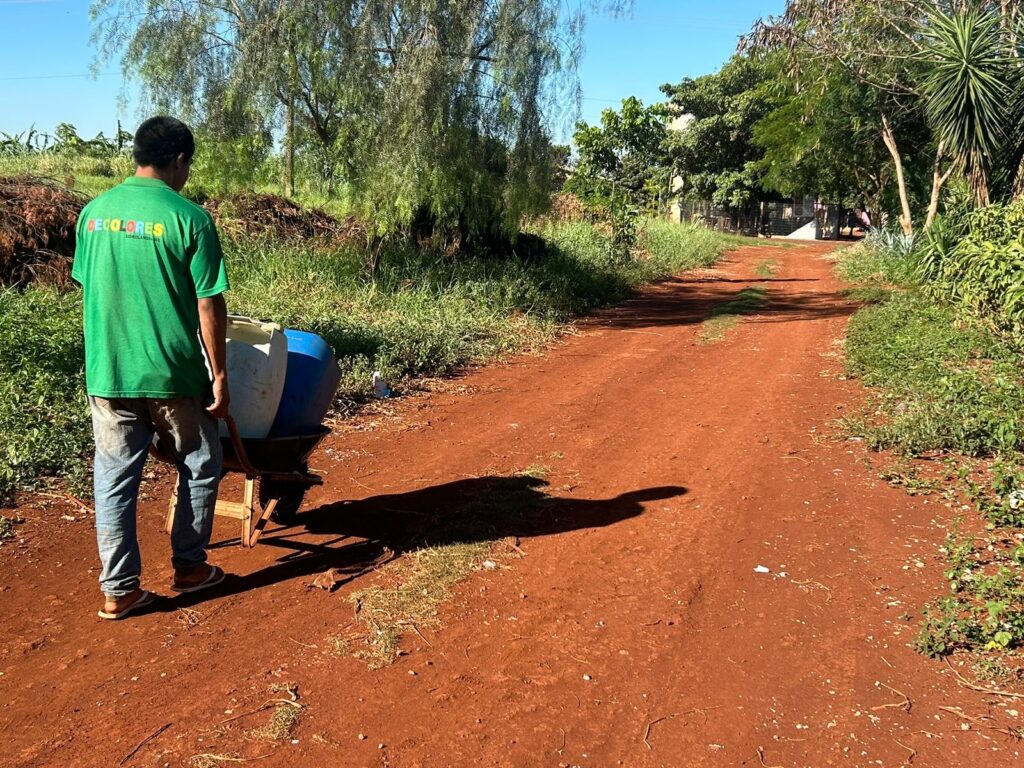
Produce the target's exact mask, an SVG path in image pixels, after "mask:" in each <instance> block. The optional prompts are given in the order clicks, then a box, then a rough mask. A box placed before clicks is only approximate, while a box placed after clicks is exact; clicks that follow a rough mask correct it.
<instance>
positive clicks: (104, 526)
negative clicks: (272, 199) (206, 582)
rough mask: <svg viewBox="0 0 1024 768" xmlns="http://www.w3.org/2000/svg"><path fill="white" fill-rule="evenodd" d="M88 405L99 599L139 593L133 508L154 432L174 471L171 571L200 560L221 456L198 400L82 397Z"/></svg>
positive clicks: (203, 558) (213, 430) (212, 421)
mask: <svg viewBox="0 0 1024 768" xmlns="http://www.w3.org/2000/svg"><path fill="white" fill-rule="evenodd" d="M89 405H90V408H91V410H92V428H93V435H94V436H95V439H96V463H95V466H94V469H93V474H94V485H95V501H96V541H97V544H98V546H99V551H100V561H101V563H102V565H103V570H102V572H101V573H100V589H101V590H102V591H103V594H105V595H107V596H109V597H121V596H123V595H127V594H129V593H130V592H132V591H134V590H136V589H138V588H139V577H140V576H141V574H142V557H141V556H140V554H139V542H138V539H137V538H136V528H135V511H136V505H137V502H138V495H139V483H140V482H141V481H142V468H143V466H144V465H145V463H146V454H147V452H148V451H149V446H150V443H152V442H153V436H154V435H155V434H159V435H160V441H161V443H166V444H167V445H168V446H169V447H170V448H171V449H172V452H173V454H174V457H175V463H176V464H177V467H178V505H177V507H175V512H174V525H173V527H172V529H171V553H172V556H171V562H172V563H173V564H174V567H175V568H189V567H192V566H196V565H199V564H201V563H204V562H206V546H207V545H208V544H209V543H210V534H211V532H212V530H213V510H214V507H215V506H216V504H217V486H218V485H219V484H220V476H221V465H222V461H223V456H222V452H221V445H220V438H219V437H218V435H217V421H216V419H214V418H212V417H211V416H210V415H209V414H208V413H207V412H206V409H205V408H204V407H203V401H202V398H200V397H182V398H174V399H169V400H157V399H152V398H141V397H140V398H121V399H117V400H108V399H105V398H102V397H90V398H89Z"/></svg>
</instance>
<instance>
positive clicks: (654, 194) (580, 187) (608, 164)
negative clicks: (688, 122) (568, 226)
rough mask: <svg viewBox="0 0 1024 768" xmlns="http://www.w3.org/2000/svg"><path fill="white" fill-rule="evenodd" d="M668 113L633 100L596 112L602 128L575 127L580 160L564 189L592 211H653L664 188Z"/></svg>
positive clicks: (578, 125)
mask: <svg viewBox="0 0 1024 768" xmlns="http://www.w3.org/2000/svg"><path fill="white" fill-rule="evenodd" d="M667 114H668V113H667V110H666V109H665V106H664V105H663V104H653V105H651V106H647V107H645V106H644V104H643V102H642V101H640V100H639V99H637V98H636V97H634V96H630V97H629V98H628V99H623V101H622V107H621V108H620V109H619V110H618V111H616V110H614V109H606V110H604V111H602V112H601V124H600V125H599V126H597V125H593V126H592V125H588V124H587V123H586V122H580V123H577V124H576V133H575V135H574V136H573V143H574V144H575V145H576V151H577V152H578V153H579V162H578V163H577V165H576V168H575V169H574V170H573V174H572V176H571V177H570V179H569V182H568V185H567V191H569V192H572V193H574V194H575V195H576V196H577V197H579V198H580V200H582V201H583V203H584V204H585V205H586V206H587V207H589V208H591V209H592V210H599V211H603V212H609V213H612V214H613V215H614V214H615V213H618V212H620V211H622V210H624V209H626V210H628V209H636V210H646V211H655V210H657V208H658V203H659V202H660V201H661V200H663V199H664V196H665V192H666V188H667V185H668V168H667V166H666V162H665V154H664V142H665V139H666V136H667V135H668V131H667V129H666V127H665V118H666V117H667Z"/></svg>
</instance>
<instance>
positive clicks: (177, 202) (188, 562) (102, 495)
mask: <svg viewBox="0 0 1024 768" xmlns="http://www.w3.org/2000/svg"><path fill="white" fill-rule="evenodd" d="M194 154H195V139H194V138H193V136H192V132H191V131H190V130H189V128H188V126H187V125H185V124H184V123H183V122H181V121H180V120H176V119H174V118H173V117H153V118H150V119H149V120H146V121H145V122H144V123H143V124H142V125H140V126H139V129H138V130H137V131H136V132H135V140H134V143H133V146H132V155H133V157H134V159H135V164H136V166H137V167H136V171H135V175H134V176H133V177H131V178H129V179H126V180H125V181H124V182H123V183H122V184H119V185H118V186H116V187H114V188H113V189H111V190H110V191H108V192H105V193H104V194H102V195H100V196H99V197H97V198H96V199H95V200H93V201H92V202H90V203H89V204H88V205H87V206H85V208H84V209H83V210H82V213H81V215H80V216H79V219H78V228H77V244H76V247H75V262H74V267H73V269H72V272H71V275H72V277H74V279H75V280H77V281H78V282H79V283H81V285H82V289H83V291H82V292H83V296H84V304H85V380H86V389H87V391H88V394H89V406H90V409H91V411H92V424H93V435H94V437H95V441H96V462H95V467H94V475H95V498H96V539H97V544H98V547H99V554H100V561H101V563H102V566H103V567H102V571H101V572H100V589H101V591H102V592H103V595H104V602H103V607H102V608H101V609H100V611H99V616H100V618H103V619H120V618H123V617H125V616H127V615H128V614H130V613H133V612H137V611H140V610H142V609H144V608H146V607H147V606H149V605H150V604H151V603H152V602H153V601H154V599H155V597H156V596H155V595H154V594H153V593H152V592H148V591H146V590H144V589H142V585H141V582H140V577H141V574H142V560H141V556H140V554H139V544H138V540H137V538H136V534H135V518H136V505H137V502H138V491H139V483H140V482H141V479H142V468H143V466H144V464H145V463H146V454H147V451H148V450H149V446H150V443H151V442H152V440H153V436H154V434H155V433H159V435H160V437H161V440H162V441H163V442H165V443H167V444H168V445H169V446H170V447H171V448H172V449H173V451H174V453H175V458H176V460H177V465H178V504H177V507H176V509H175V514H174V526H173V529H172V531H171V553H172V554H171V562H172V564H173V566H174V579H173V582H172V584H171V589H172V590H174V591H175V592H195V591H198V590H201V589H205V588H207V587H212V586H214V585H216V584H219V583H220V582H222V581H223V580H224V571H222V570H221V569H220V568H218V567H216V566H213V565H210V564H209V563H207V562H206V547H207V545H208V544H209V543H210V533H211V531H212V527H213V511H214V506H215V505H216V502H217V486H218V484H219V482H220V475H221V464H222V455H221V445H220V439H219V437H218V429H217V419H218V418H222V417H223V416H225V415H226V414H227V412H228V400H229V397H228V381H227V372H226V367H225V345H226V342H225V332H226V327H227V307H226V304H225V302H224V295H223V293H224V291H226V290H227V289H228V278H227V272H226V271H225V268H224V257H223V254H222V252H221V247H220V240H219V239H218V237H217V230H216V227H215V226H214V223H213V220H212V219H211V218H210V215H209V214H208V213H207V212H206V211H205V210H203V208H201V207H200V206H198V205H196V204H195V203H192V202H190V201H189V200H186V199H185V198H184V197H182V196H181V195H179V194H178V193H179V192H180V191H181V189H182V187H184V186H185V182H186V181H188V177H189V172H190V170H191V167H192V157H193V155H194ZM200 335H201V341H200ZM203 347H205V349H206V352H207V358H208V360H209V364H210V371H211V372H212V376H213V381H212V382H211V381H210V374H208V373H207V368H206V365H205V364H204V360H203Z"/></svg>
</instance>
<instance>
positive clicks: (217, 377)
mask: <svg viewBox="0 0 1024 768" xmlns="http://www.w3.org/2000/svg"><path fill="white" fill-rule="evenodd" d="M227 327H228V308H227V304H226V303H225V302H224V294H218V295H217V296H211V297H210V298H208V299H199V331H200V336H201V337H202V340H203V346H204V347H205V348H206V360H207V362H208V363H209V364H210V373H212V374H213V404H212V405H210V406H209V407H208V408H207V409H206V412H207V413H209V414H210V415H211V416H213V417H214V418H215V419H223V418H224V417H225V416H227V415H228V402H229V401H230V399H231V398H230V397H229V396H228V370H227V363H226V358H227V340H226V338H225V336H226V334H227Z"/></svg>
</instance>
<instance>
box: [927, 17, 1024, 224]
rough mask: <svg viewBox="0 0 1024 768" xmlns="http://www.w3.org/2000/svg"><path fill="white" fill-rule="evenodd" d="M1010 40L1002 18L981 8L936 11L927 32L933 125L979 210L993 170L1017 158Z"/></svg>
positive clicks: (986, 197) (1016, 93)
mask: <svg viewBox="0 0 1024 768" xmlns="http://www.w3.org/2000/svg"><path fill="white" fill-rule="evenodd" d="M1011 39H1012V38H1010V37H1009V36H1008V35H1007V34H1006V32H1005V30H1004V28H1003V27H1001V25H1000V19H999V16H998V15H997V14H995V13H992V12H989V11H981V10H978V9H976V8H967V9H964V10H960V11H957V12H954V13H952V14H947V13H945V12H943V11H941V10H939V9H936V8H933V9H932V10H931V11H930V12H929V14H928V19H927V24H926V26H925V28H924V43H925V46H924V51H923V54H922V56H923V59H924V62H925V65H926V66H925V76H924V81H923V83H922V90H923V93H924V96H925V98H926V113H927V116H928V120H929V122H930V123H931V125H932V128H933V129H934V130H935V132H936V134H937V136H938V139H939V140H940V141H942V142H943V143H944V144H945V147H946V150H947V152H948V153H949V155H950V156H951V157H952V158H953V161H954V163H956V164H958V165H959V166H960V167H961V169H962V170H963V172H964V175H965V176H966V177H967V179H968V182H969V183H970V185H971V191H972V194H973V196H974V200H975V204H976V205H979V206H983V205H988V203H989V198H990V194H989V192H990V190H989V184H990V179H991V177H992V173H993V170H994V169H993V166H994V165H998V164H999V162H1000V160H1001V159H1005V158H1006V157H1007V156H1008V154H1012V153H1013V148H1012V147H1010V146H1008V145H1009V144H1010V139H1011V130H1010V127H1011V118H1012V116H1013V115H1014V114H1015V112H1016V108H1015V107H1016V103H1017V102H1019V101H1020V87H1019V82H1020V78H1019V77H1018V76H1017V66H1016V60H1015V59H1014V57H1012V56H1011V55H1009V54H1010V48H1011V47H1012V45H1011V42H1010V41H1011Z"/></svg>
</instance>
